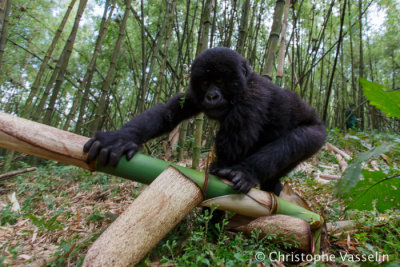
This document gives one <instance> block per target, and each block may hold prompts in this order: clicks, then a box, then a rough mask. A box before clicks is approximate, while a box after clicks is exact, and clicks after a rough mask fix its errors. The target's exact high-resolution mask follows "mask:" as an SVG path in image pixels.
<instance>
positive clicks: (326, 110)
mask: <svg viewBox="0 0 400 267" xmlns="http://www.w3.org/2000/svg"><path fill="white" fill-rule="evenodd" d="M346 3H347V1H346V0H344V4H343V10H342V15H341V17H340V29H339V41H338V43H337V47H336V55H335V60H334V62H333V67H332V73H331V78H330V80H329V85H328V92H327V94H326V98H325V105H324V112H323V116H322V120H323V121H325V122H326V121H327V118H328V107H329V98H330V95H331V91H332V85H333V78H334V77H335V71H336V65H337V61H338V58H339V54H340V46H341V43H342V39H343V25H344V16H345V14H346Z"/></svg>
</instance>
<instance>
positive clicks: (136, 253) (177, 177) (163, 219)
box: [83, 167, 203, 267]
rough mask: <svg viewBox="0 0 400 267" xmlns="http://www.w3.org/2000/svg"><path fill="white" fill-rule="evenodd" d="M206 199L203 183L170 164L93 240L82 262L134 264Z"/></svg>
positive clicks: (88, 263) (98, 264) (86, 263)
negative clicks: (197, 181) (196, 181)
mask: <svg viewBox="0 0 400 267" xmlns="http://www.w3.org/2000/svg"><path fill="white" fill-rule="evenodd" d="M202 201H203V194H202V192H201V189H200V187H199V186H198V185H197V184H196V183H194V182H193V181H192V180H190V179H189V178H187V177H186V176H184V175H183V174H182V173H181V172H179V171H178V170H177V169H175V168H174V167H168V168H167V169H166V170H165V171H163V172H162V173H161V174H160V175H159V176H158V177H157V179H155V180H154V181H153V182H152V183H151V184H150V185H149V187H147V188H146V190H145V191H143V192H142V193H141V194H140V195H139V197H137V198H136V199H135V201H134V202H133V203H132V204H131V205H130V206H129V207H128V208H127V209H126V210H125V211H124V212H123V213H122V214H121V215H120V216H119V217H118V218H117V219H116V220H115V221H114V222H113V223H112V224H111V225H110V226H109V227H108V228H107V230H106V231H105V232H104V233H103V234H102V235H101V236H100V237H99V238H98V239H97V240H96V241H95V242H94V243H93V245H92V246H91V248H90V249H89V251H88V253H87V254H86V257H85V261H84V262H83V266H86V267H87V266H133V265H135V264H137V263H139V262H140V260H141V259H142V258H143V257H144V256H146V254H147V253H148V252H149V251H150V250H151V249H152V248H153V247H154V246H155V245H156V244H157V243H158V242H159V241H160V240H161V239H162V238H163V237H164V236H165V235H166V234H167V233H168V232H169V231H170V230H171V229H172V228H173V227H174V226H175V225H177V224H178V223H179V222H180V221H181V220H182V219H183V218H184V217H185V215H186V214H188V213H189V212H190V211H191V210H192V209H193V208H194V207H196V206H197V205H198V204H200V203H201V202H202Z"/></svg>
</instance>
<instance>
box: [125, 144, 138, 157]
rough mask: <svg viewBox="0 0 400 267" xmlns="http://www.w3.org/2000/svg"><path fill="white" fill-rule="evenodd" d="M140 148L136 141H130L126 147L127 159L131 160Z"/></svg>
mask: <svg viewBox="0 0 400 267" xmlns="http://www.w3.org/2000/svg"><path fill="white" fill-rule="evenodd" d="M138 149H139V146H138V145H136V144H135V143H129V145H128V146H127V147H126V148H125V151H126V159H127V160H130V159H131V158H132V157H133V155H135V154H136V152H137V151H138Z"/></svg>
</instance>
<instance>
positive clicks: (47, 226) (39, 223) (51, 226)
mask: <svg viewBox="0 0 400 267" xmlns="http://www.w3.org/2000/svg"><path fill="white" fill-rule="evenodd" d="M59 215H60V214H56V215H54V216H52V217H51V218H50V219H48V220H46V216H42V217H40V218H39V217H36V216H35V215H32V214H29V215H26V216H25V217H26V218H28V219H30V220H31V221H32V223H33V225H35V226H36V227H37V228H38V229H39V232H43V231H46V232H52V231H55V230H60V229H62V228H63V226H62V224H61V223H60V222H59V221H57V217H58V216H59Z"/></svg>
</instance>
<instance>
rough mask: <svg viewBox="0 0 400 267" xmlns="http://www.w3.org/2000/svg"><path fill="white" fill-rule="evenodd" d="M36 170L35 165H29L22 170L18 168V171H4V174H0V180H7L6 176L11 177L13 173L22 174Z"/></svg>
mask: <svg viewBox="0 0 400 267" xmlns="http://www.w3.org/2000/svg"><path fill="white" fill-rule="evenodd" d="M36 170H37V169H36V168H35V167H31V168H27V169H24V170H18V171H12V172H8V173H4V174H1V175H0V181H4V180H7V179H8V178H11V177H13V176H15V175H18V174H23V173H26V172H33V171H36Z"/></svg>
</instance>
